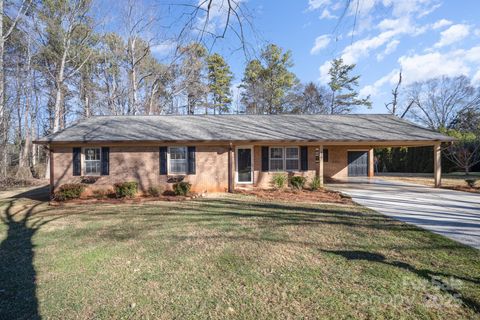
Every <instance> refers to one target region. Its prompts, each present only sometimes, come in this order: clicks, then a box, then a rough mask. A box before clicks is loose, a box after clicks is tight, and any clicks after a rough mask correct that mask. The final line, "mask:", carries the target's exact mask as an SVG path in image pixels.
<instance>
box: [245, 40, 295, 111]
mask: <svg viewBox="0 0 480 320" xmlns="http://www.w3.org/2000/svg"><path fill="white" fill-rule="evenodd" d="M292 66H293V62H292V59H291V53H290V51H287V52H285V53H284V52H283V50H282V49H281V48H280V47H278V46H277V45H274V44H270V45H268V46H267V47H266V48H265V49H264V50H262V54H261V56H260V60H252V61H250V62H249V63H248V64H247V67H246V69H245V74H244V78H243V83H242V85H241V88H243V89H244V92H243V93H242V101H243V102H244V104H245V105H246V108H247V111H248V110H249V109H250V110H252V107H253V110H254V111H253V112H254V113H267V114H276V113H283V112H285V110H286V105H285V104H286V99H285V98H286V96H287V95H288V93H289V92H290V91H291V90H292V89H293V88H294V86H295V85H296V84H297V83H298V80H297V77H296V76H295V74H294V73H293V72H291V71H290V70H289V69H290V68H291V67H292Z"/></svg>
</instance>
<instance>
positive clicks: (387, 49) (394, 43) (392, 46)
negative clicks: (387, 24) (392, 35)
mask: <svg viewBox="0 0 480 320" xmlns="http://www.w3.org/2000/svg"><path fill="white" fill-rule="evenodd" d="M399 44H400V41H399V40H393V41H390V42H389V43H388V44H387V46H386V47H385V51H384V53H385V54H390V53H392V52H394V51H395V50H397V47H398V45H399Z"/></svg>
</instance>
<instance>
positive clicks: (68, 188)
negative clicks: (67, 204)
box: [54, 183, 85, 201]
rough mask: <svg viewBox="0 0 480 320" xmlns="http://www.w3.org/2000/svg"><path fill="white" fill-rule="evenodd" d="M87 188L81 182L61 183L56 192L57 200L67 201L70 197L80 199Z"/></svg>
mask: <svg viewBox="0 0 480 320" xmlns="http://www.w3.org/2000/svg"><path fill="white" fill-rule="evenodd" d="M84 190H85V186H84V185H83V184H81V183H68V184H64V185H61V186H60V188H59V189H58V191H57V192H56V193H55V196H54V198H55V200H58V201H65V200H70V199H78V198H80V195H81V194H82V192H83V191H84Z"/></svg>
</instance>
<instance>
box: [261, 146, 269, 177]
mask: <svg viewBox="0 0 480 320" xmlns="http://www.w3.org/2000/svg"><path fill="white" fill-rule="evenodd" d="M262 171H265V172H266V171H268V147H262Z"/></svg>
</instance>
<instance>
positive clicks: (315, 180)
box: [310, 176, 321, 191]
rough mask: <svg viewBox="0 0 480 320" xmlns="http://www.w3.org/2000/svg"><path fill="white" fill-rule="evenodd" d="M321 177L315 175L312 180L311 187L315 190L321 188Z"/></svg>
mask: <svg viewBox="0 0 480 320" xmlns="http://www.w3.org/2000/svg"><path fill="white" fill-rule="evenodd" d="M320 182H321V181H320V178H319V177H317V176H315V177H313V179H312V181H311V182H310V188H312V190H313V191H315V190H318V189H320V186H321V183H320Z"/></svg>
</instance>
